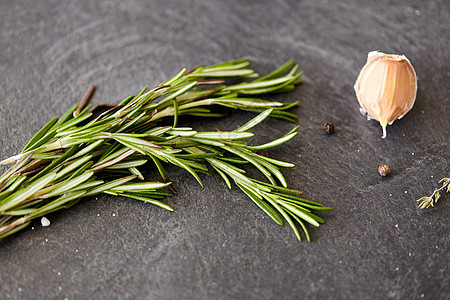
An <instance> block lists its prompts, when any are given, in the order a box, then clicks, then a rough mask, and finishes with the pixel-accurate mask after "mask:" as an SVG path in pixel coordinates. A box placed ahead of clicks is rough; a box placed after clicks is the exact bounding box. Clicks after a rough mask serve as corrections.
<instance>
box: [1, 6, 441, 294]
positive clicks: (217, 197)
mask: <svg viewBox="0 0 450 300" xmlns="http://www.w3.org/2000/svg"><path fill="white" fill-rule="evenodd" d="M448 14H449V3H448V1H339V2H338V1H330V0H325V1H258V2H256V1H254V2H253V1H143V0H141V1H138V0H133V1H88V0H83V1H32V0H28V1H21V0H19V1H1V2H0V25H1V27H0V28H1V29H0V104H1V105H0V157H1V158H6V157H8V156H11V155H13V154H16V153H17V152H18V151H20V150H21V149H22V147H23V145H25V143H26V142H27V141H28V140H29V138H30V137H31V136H32V135H33V134H34V133H35V132H36V131H37V130H38V129H39V128H40V127H41V126H42V125H43V124H44V123H45V122H46V121H47V120H49V119H50V118H52V117H54V116H59V115H61V114H62V113H63V112H64V111H65V110H67V109H68V108H69V107H70V106H71V105H72V104H73V103H75V102H77V101H79V100H80V98H81V97H82V95H83V94H84V91H85V90H86V89H87V87H88V86H89V85H91V84H95V85H97V86H98V89H97V92H96V94H95V96H94V99H93V103H94V104H99V103H105V102H110V103H117V102H118V101H119V100H121V99H122V98H123V97H125V96H126V95H128V94H129V93H135V92H138V91H139V90H140V89H141V88H142V87H143V86H145V85H150V86H152V85H156V84H157V83H159V82H161V81H163V80H165V79H167V78H168V77H169V76H170V75H173V74H175V73H176V72H177V71H178V70H179V69H180V68H181V67H183V66H186V67H193V66H196V65H198V64H211V63H217V62H220V61H223V60H227V59H233V58H237V57H241V56H247V57H249V58H250V60H251V61H252V67H253V68H255V69H256V71H258V72H260V73H266V72H269V71H271V69H273V68H275V67H276V66H277V65H279V64H281V63H283V62H284V61H285V60H287V59H290V58H293V59H294V60H296V61H297V62H298V63H300V65H301V68H302V69H303V70H304V71H305V75H304V77H303V78H304V81H305V82H304V84H303V85H302V86H301V87H299V88H298V89H297V90H296V91H295V92H293V93H290V94H285V95H282V96H273V99H276V100H280V101H292V100H297V99H298V100H300V102H301V105H300V107H298V108H296V109H294V110H293V112H294V113H296V114H298V115H299V122H298V123H299V124H300V125H301V127H300V134H299V135H298V136H297V137H296V138H295V139H294V140H293V141H291V142H289V143H288V144H286V145H284V146H281V147H278V148H276V149H274V150H272V151H271V152H270V154H271V155H272V156H273V157H275V158H279V159H283V160H286V161H291V162H294V163H295V164H296V167H295V168H292V169H287V170H285V174H286V176H287V180H288V182H289V184H290V186H292V187H294V188H299V189H302V190H303V191H304V192H305V194H306V196H307V197H308V198H309V199H312V200H317V201H321V202H322V203H324V204H326V205H329V206H332V207H334V208H335V210H334V211H332V212H328V213H323V214H321V216H323V217H324V218H325V219H326V220H327V223H326V224H325V225H324V226H321V227H320V228H319V229H312V228H311V235H312V239H313V242H312V243H311V244H308V243H305V242H302V243H299V242H297V241H296V239H295V237H294V234H293V232H292V231H291V230H290V228H288V227H286V226H284V227H280V226H278V225H276V224H275V223H274V222H272V221H271V220H269V219H268V218H267V217H266V216H265V215H264V214H263V212H262V211H260V210H259V208H258V207H256V206H255V205H254V204H253V203H252V202H251V201H250V200H249V199H247V198H246V197H245V196H244V195H243V194H242V193H240V192H239V191H237V190H236V189H233V190H228V189H227V188H226V187H225V185H224V184H223V183H222V182H221V180H220V178H219V177H218V176H215V177H212V178H207V177H204V181H205V186H206V187H205V188H204V189H201V188H200V187H199V186H198V185H197V184H196V183H195V181H194V180H193V179H192V178H190V177H189V176H188V175H186V173H184V172H182V171H178V170H176V169H171V173H172V174H173V175H172V178H173V179H174V180H175V182H176V186H177V188H178V190H179V192H180V195H179V196H176V197H173V198H170V199H167V202H168V203H169V204H170V205H172V206H173V207H174V208H175V212H173V213H170V212H166V211H163V210H162V209H159V208H156V207H153V206H151V205H146V204H144V203H140V202H138V201H132V200H128V199H123V198H114V197H108V196H101V197H97V198H92V199H87V200H86V201H83V202H82V203H80V204H78V205H77V206H75V207H73V208H71V209H70V210H68V211H61V212H58V213H54V214H52V215H50V216H49V219H50V221H51V225H50V226H49V227H41V226H40V223H39V222H35V223H33V228H28V229H26V230H24V231H23V232H21V233H20V234H17V235H16V236H14V237H12V238H8V239H6V240H2V241H0V266H1V268H0V270H1V272H0V282H1V284H0V295H1V298H2V299H9V298H11V299H450V296H448V295H449V294H450V293H449V292H450V290H449V268H448V262H449V254H448V253H449V221H448V216H449V203H450V202H449V199H448V198H449V196H448V195H446V196H445V197H442V199H441V201H440V203H439V204H438V205H437V208H436V209H431V210H429V211H427V212H425V213H423V212H420V211H418V210H417V208H416V202H415V200H416V199H418V198H419V197H421V196H423V195H426V194H429V193H431V191H432V190H433V188H435V187H437V186H438V185H437V180H439V179H440V178H442V177H444V176H449V175H450V174H449V165H448V162H449V160H450V157H449V150H448V146H449V137H448V131H449V129H450V128H449V127H450V118H449V114H448V111H449V95H448V79H449V77H448V72H449V59H448V54H449V52H448V49H449V46H450V45H449V33H448V32H449V31H448V20H449V15H448ZM375 49H380V50H383V51H385V52H391V53H404V54H406V55H407V57H408V58H409V59H410V60H411V61H412V63H413V65H414V66H415V68H416V72H417V74H418V76H419V91H418V96H417V101H416V104H415V106H414V108H413V110H412V111H411V112H410V113H409V114H408V115H406V117H405V118H403V119H402V120H399V121H397V122H395V123H394V125H393V126H390V127H389V128H388V137H387V139H385V140H382V139H381V138H380V136H381V128H380V127H379V126H378V123H376V122H374V121H371V122H368V121H366V120H365V119H364V117H362V116H361V115H360V114H359V112H358V104H357V101H356V98H355V96H354V92H353V83H354V81H355V79H356V76H357V74H358V72H359V70H360V68H361V67H362V65H363V64H364V62H365V59H366V54H367V52H368V51H370V50H375ZM251 116H252V114H249V113H243V112H237V113H234V114H233V115H232V116H231V117H230V118H228V119H224V120H199V121H197V122H195V123H194V125H195V126H196V127H197V128H200V129H204V130H206V129H213V130H214V129H215V128H224V129H234V128H236V126H238V125H239V124H242V123H244V122H246V121H247V120H248V119H249V118H251ZM329 121H331V122H333V123H334V124H335V126H336V133H335V134H334V135H332V136H326V135H325V134H324V133H323V131H322V125H323V123H325V122H329ZM291 128H292V124H289V123H287V122H280V121H276V120H268V121H266V122H265V123H264V125H262V126H260V127H259V128H256V129H255V133H256V134H257V135H258V137H257V138H256V139H255V142H263V141H268V140H269V139H270V138H273V137H275V136H280V135H282V134H283V133H284V132H286V131H288V130H290V129H291ZM381 163H386V164H388V165H389V166H390V167H391V168H392V170H393V172H392V174H391V176H389V177H388V178H385V179H383V178H381V177H379V175H378V173H377V167H378V165H379V164H381ZM4 170H5V168H2V169H1V170H0V171H2V172H3V171H4Z"/></svg>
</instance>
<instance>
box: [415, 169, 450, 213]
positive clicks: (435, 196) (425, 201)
mask: <svg viewBox="0 0 450 300" xmlns="http://www.w3.org/2000/svg"><path fill="white" fill-rule="evenodd" d="M441 182H443V183H442V186H441V187H440V188H438V189H435V190H434V191H433V193H432V194H431V195H430V196H428V197H427V196H424V197H422V198H420V199H418V200H417V202H420V203H419V208H420V209H424V208H428V207H430V206H434V204H436V203H437V202H438V200H439V198H440V197H441V193H440V192H441V191H442V190H444V189H445V188H447V192H448V193H450V178H447V177H444V178H442V179H441V180H439V183H441Z"/></svg>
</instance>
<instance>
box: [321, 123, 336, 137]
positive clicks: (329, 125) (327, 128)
mask: <svg viewBox="0 0 450 300" xmlns="http://www.w3.org/2000/svg"><path fill="white" fill-rule="evenodd" d="M323 130H324V131H325V132H326V133H328V134H331V133H333V132H334V125H333V123H330V122H328V123H325V125H323Z"/></svg>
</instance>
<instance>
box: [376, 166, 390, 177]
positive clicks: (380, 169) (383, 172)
mask: <svg viewBox="0 0 450 300" xmlns="http://www.w3.org/2000/svg"><path fill="white" fill-rule="evenodd" d="M378 173H380V175H381V176H383V177H384V176H387V175H388V174H389V173H391V168H389V167H388V166H386V165H380V166H379V167H378Z"/></svg>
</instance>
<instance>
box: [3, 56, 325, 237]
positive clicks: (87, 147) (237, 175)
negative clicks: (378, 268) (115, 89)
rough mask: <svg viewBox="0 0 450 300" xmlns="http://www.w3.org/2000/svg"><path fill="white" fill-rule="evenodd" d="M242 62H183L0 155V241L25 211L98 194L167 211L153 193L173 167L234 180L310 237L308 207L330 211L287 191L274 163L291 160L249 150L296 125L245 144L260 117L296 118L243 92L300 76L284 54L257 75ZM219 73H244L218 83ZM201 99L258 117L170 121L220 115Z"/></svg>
mask: <svg viewBox="0 0 450 300" xmlns="http://www.w3.org/2000/svg"><path fill="white" fill-rule="evenodd" d="M248 65H249V62H248V61H247V60H246V59H238V60H234V61H229V62H225V63H221V64H217V65H213V66H209V67H198V68H196V69H194V70H192V71H190V72H186V70H185V69H183V70H182V71H180V72H179V73H178V74H177V75H175V76H174V77H173V78H171V79H169V80H167V81H166V82H164V83H162V84H160V85H159V86H157V87H155V88H153V89H150V90H147V88H144V89H143V90H142V91H141V93H139V94H138V95H137V96H134V95H131V96H129V97H127V98H125V99H124V100H123V101H122V102H121V103H120V104H119V105H115V106H112V107H111V108H110V109H108V110H107V111H104V112H102V113H101V114H95V112H96V109H95V108H94V109H93V110H90V105H87V101H84V100H83V101H82V102H81V103H80V104H78V105H74V106H73V107H72V108H71V109H70V110H69V111H67V112H66V113H65V114H64V115H63V116H62V117H61V118H54V119H52V120H50V121H49V122H48V123H47V124H46V125H44V126H43V128H42V129H41V130H40V131H39V132H38V133H36V135H35V136H34V137H33V138H32V139H31V140H30V141H29V142H28V144H27V145H26V146H25V147H24V149H23V150H22V152H21V153H20V154H18V155H15V156H13V157H10V158H8V159H6V160H4V161H2V162H0V164H9V163H14V165H13V166H12V167H11V168H10V169H9V170H7V171H6V173H5V174H3V175H2V176H1V177H0V238H4V237H6V236H8V235H11V234H13V233H15V232H17V231H19V230H21V229H23V228H25V227H26V226H27V225H29V224H30V222H31V220H33V219H35V218H38V217H42V216H43V215H46V214H48V213H51V212H54V211H56V210H59V209H63V208H69V207H71V206H73V205H74V204H76V203H77V202H78V201H79V200H81V199H82V198H85V197H90V196H94V195H98V194H101V193H104V194H109V195H114V196H125V197H129V198H133V199H136V200H140V201H144V202H147V203H151V204H154V205H157V206H159V207H161V208H164V209H167V210H173V209H172V208H171V207H170V206H169V205H167V204H165V203H163V202H162V201H161V200H162V199H163V198H165V197H166V196H170V195H171V193H168V192H165V191H162V189H165V188H172V190H173V191H174V189H173V187H172V182H171V180H170V179H169V176H168V174H167V172H166V169H165V168H166V166H167V165H175V166H178V167H180V168H183V169H184V170H186V171H187V172H189V173H190V174H191V175H192V176H193V177H194V178H195V179H196V180H197V181H198V183H199V184H200V185H202V186H203V183H202V180H201V178H200V176H199V173H205V174H211V171H215V172H217V173H218V174H219V175H220V176H221V177H222V178H223V180H224V181H225V183H226V185H227V186H228V187H229V188H231V183H232V182H234V184H236V185H237V186H238V187H239V188H240V189H241V190H242V191H243V192H244V193H245V194H246V195H248V196H249V197H250V198H251V199H252V200H253V201H254V202H255V203H256V204H257V205H258V206H259V207H260V208H261V209H263V211H264V212H265V213H267V214H268V215H269V216H270V217H271V218H272V219H273V220H274V221H275V222H276V223H277V224H280V225H283V218H284V220H286V221H287V222H288V223H289V225H290V226H291V227H292V228H293V230H294V232H295V234H296V236H297V238H298V239H299V240H300V239H301V236H300V233H299V231H298V228H297V225H296V223H297V224H299V225H300V226H301V228H302V229H303V230H304V232H305V234H306V237H307V240H308V241H310V236H309V232H308V230H307V228H306V225H305V222H306V223H309V224H311V225H313V226H319V224H320V223H324V220H323V219H322V218H320V217H319V216H317V215H315V214H314V213H312V211H314V210H316V211H326V210H331V208H329V207H325V206H323V205H321V204H318V203H315V202H313V201H309V200H306V199H302V198H299V197H297V196H295V194H299V192H298V191H296V190H293V189H289V188H287V183H286V180H285V178H284V176H283V174H282V173H281V171H280V167H293V166H294V165H293V164H291V163H287V162H283V161H279V160H276V159H273V158H269V157H266V156H263V155H260V154H258V151H259V150H262V149H267V148H271V147H275V146H278V145H280V144H282V143H285V142H287V141H289V140H290V139H292V138H293V137H294V136H295V135H296V134H297V129H298V126H296V127H295V128H293V129H292V130H291V131H289V132H288V133H287V134H286V135H284V136H282V137H280V138H278V139H275V140H273V141H271V142H269V143H266V144H263V145H256V146H255V145H254V146H251V145H248V144H247V142H246V141H245V139H247V138H250V137H252V136H253V133H252V132H250V131H249V130H250V129H252V128H253V127H254V126H256V125H258V124H259V123H261V122H262V121H263V120H264V119H265V118H267V117H268V116H273V117H277V118H281V119H285V120H288V121H291V122H294V121H295V119H296V116H295V115H294V114H292V113H289V112H287V111H286V110H287V109H289V108H291V107H293V106H296V105H297V104H298V102H293V103H287V104H285V103H281V102H274V101H267V100H263V99H258V98H254V97H250V96H248V95H256V94H261V93H273V92H286V91H291V90H293V89H294V88H295V85H296V84H298V83H299V82H300V80H299V77H300V76H301V74H302V73H301V72H298V66H297V65H295V64H294V63H293V62H292V61H288V62H287V63H285V64H284V65H282V66H281V67H280V68H278V69H277V70H275V71H274V72H272V73H270V74H268V75H266V76H263V77H259V75H258V74H256V73H255V72H254V71H253V70H252V69H249V68H247V66H248ZM229 78H231V79H233V78H234V79H236V78H240V79H253V80H252V81H244V82H241V83H237V84H229V85H227V84H226V79H229ZM84 105H86V107H84ZM210 105H220V106H225V107H229V108H233V109H241V110H248V111H254V112H258V113H259V114H258V115H257V116H256V117H255V118H253V119H252V120H250V121H249V122H248V123H246V124H245V125H243V126H241V127H239V128H238V129H235V130H233V131H220V132H216V131H210V132H197V131H196V130H194V129H192V128H190V127H184V126H180V125H179V124H178V121H179V116H181V115H191V116H196V117H223V116H224V115H223V114H221V113H215V112H211V111H210V110H209V109H208V108H207V107H208V106H210ZM168 117H171V118H172V122H173V123H172V124H173V125H171V126H160V120H161V119H163V118H168ZM242 164H250V165H253V166H254V167H255V168H257V169H258V170H259V171H260V172H261V173H262V174H263V175H264V176H265V177H266V178H267V180H268V181H269V183H267V182H263V181H259V180H256V179H253V178H250V177H248V176H246V175H245V173H246V171H245V170H244V169H243V168H241V167H238V166H237V165H242ZM149 166H150V167H151V166H153V167H154V168H156V169H157V170H158V172H159V173H160V175H161V178H162V181H161V182H157V181H148V180H146V179H145V178H146V177H145V176H144V175H145V173H146V170H147V168H146V167H149ZM208 166H209V167H208ZM280 215H281V216H282V217H283V218H282V217H281V216H280Z"/></svg>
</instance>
